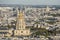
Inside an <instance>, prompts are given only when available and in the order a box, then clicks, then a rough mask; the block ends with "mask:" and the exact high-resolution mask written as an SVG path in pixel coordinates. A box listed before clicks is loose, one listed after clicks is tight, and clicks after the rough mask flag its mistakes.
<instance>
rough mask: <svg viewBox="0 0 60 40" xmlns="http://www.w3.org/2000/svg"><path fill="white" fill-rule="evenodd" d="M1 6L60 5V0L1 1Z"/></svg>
mask: <svg viewBox="0 0 60 40" xmlns="http://www.w3.org/2000/svg"><path fill="white" fill-rule="evenodd" d="M0 4H24V5H60V0H0Z"/></svg>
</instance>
